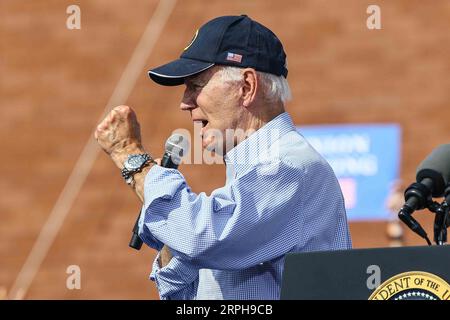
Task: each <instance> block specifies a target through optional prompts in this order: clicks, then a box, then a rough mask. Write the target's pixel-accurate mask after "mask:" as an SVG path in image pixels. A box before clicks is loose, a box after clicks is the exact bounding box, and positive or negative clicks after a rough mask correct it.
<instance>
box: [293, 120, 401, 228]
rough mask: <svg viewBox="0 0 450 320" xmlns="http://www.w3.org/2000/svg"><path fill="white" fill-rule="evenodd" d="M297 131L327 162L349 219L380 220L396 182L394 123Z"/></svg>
mask: <svg viewBox="0 0 450 320" xmlns="http://www.w3.org/2000/svg"><path fill="white" fill-rule="evenodd" d="M297 129H298V131H299V132H300V133H301V134H302V135H303V136H304V137H305V138H306V139H307V140H308V141H309V142H310V144H311V145H312V146H313V147H314V148H315V149H316V150H317V151H318V152H319V153H320V154H322V156H324V157H325V159H326V160H327V161H328V162H329V163H330V165H331V167H332V168H333V170H334V172H335V173H336V176H337V177H338V179H339V183H340V185H341V189H342V192H343V194H344V198H345V207H346V209H347V215H348V217H349V220H353V221H355V220H383V219H388V218H389V216H390V213H389V211H388V210H387V208H386V200H387V198H388V196H389V193H390V190H391V187H392V184H393V183H394V182H395V181H396V180H397V179H398V175H399V164H400V150H401V146H400V139H401V130H400V127H399V126H398V125H396V124H368V125H331V126H302V127H298V128H297Z"/></svg>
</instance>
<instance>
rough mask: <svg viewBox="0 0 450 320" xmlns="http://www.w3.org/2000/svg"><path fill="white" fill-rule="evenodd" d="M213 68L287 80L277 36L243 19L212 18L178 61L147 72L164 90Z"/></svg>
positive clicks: (284, 60) (258, 24) (240, 17)
mask: <svg viewBox="0 0 450 320" xmlns="http://www.w3.org/2000/svg"><path fill="white" fill-rule="evenodd" d="M215 65H225V66H233V67H240V68H254V69H255V70H257V71H262V72H267V73H271V74H274V75H277V76H281V75H282V76H284V77H285V78H286V77H287V73H288V70H287V68H286V53H285V52H284V50H283V45H282V44H281V42H280V40H279V39H278V38H277V36H276V35H275V34H274V33H273V32H272V31H270V30H269V29H268V28H266V27H264V26H263V25H262V24H260V23H258V22H256V21H253V20H252V19H250V18H249V17H248V16H246V15H241V16H223V17H218V18H215V19H213V20H211V21H209V22H207V23H206V24H204V25H203V26H202V27H201V28H200V29H198V30H197V31H196V32H195V35H194V37H193V39H192V40H191V42H190V43H189V45H188V46H187V47H186V48H184V50H183V53H182V54H181V56H180V58H179V59H177V60H174V61H172V62H169V63H167V64H165V65H162V66H160V67H157V68H155V69H152V70H150V71H149V72H148V75H149V76H150V78H151V79H152V80H153V81H155V82H156V83H159V84H161V85H164V86H177V85H181V84H183V83H184V79H185V78H186V77H189V76H192V75H195V74H198V73H200V72H202V71H205V70H207V69H209V68H211V67H213V66H215Z"/></svg>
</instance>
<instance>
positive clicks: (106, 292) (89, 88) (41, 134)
mask: <svg viewBox="0 0 450 320" xmlns="http://www.w3.org/2000/svg"><path fill="white" fill-rule="evenodd" d="M161 1H167V0H161ZM73 4H75V5H78V6H79V7H80V9H81V29H79V30H76V29H75V30H70V29H68V28H67V27H66V20H67V18H68V16H69V15H68V14H67V13H66V9H67V7H68V6H69V5H73ZM372 4H375V5H378V6H379V7H380V9H381V23H382V29H381V30H369V29H368V28H367V26H366V20H367V18H368V16H369V15H368V14H367V12H366V10H367V7H368V6H369V5H372ZM161 5H162V4H161V3H159V1H156V0H134V1H132V2H131V1H124V0H122V1H120V0H95V1H67V0H58V1H56V0H53V1H52V0H35V1H29V0H28V1H27V0H2V1H1V3H0V99H1V106H0V123H1V126H0V139H1V140H0V145H1V150H2V152H1V157H0V164H1V168H2V172H1V178H0V295H3V296H5V294H6V293H7V292H9V293H11V289H12V288H13V287H14V286H15V283H16V280H17V277H18V275H19V272H20V270H21V269H22V268H23V266H24V263H25V262H26V261H27V258H28V257H29V255H30V252H32V248H33V246H34V244H35V243H36V239H37V237H38V235H39V233H40V232H41V231H42V228H43V226H44V224H45V223H46V221H47V219H48V217H49V214H50V212H52V210H53V209H54V207H55V203H56V202H57V200H58V198H59V197H60V195H61V192H62V191H63V190H64V187H66V192H70V190H69V191H68V190H67V188H70V187H73V185H72V186H67V185H66V182H67V181H68V179H69V177H70V174H71V172H72V170H73V169H74V167H75V166H76V165H80V163H79V161H78V159H79V157H80V154H81V153H82V151H83V148H84V147H85V146H86V144H87V143H88V141H90V140H92V139H93V135H92V134H93V130H94V128H95V126H96V124H97V122H98V120H99V118H100V116H101V115H102V113H103V110H104V109H105V106H107V107H113V106H109V105H107V104H108V101H109V100H110V98H111V95H112V93H113V91H114V90H115V87H116V84H117V83H118V82H119V79H120V77H121V75H122V73H123V71H124V70H125V68H126V66H127V63H128V62H129V61H130V57H131V56H132V53H133V52H134V50H135V47H136V45H137V43H138V42H139V39H140V37H141V36H142V34H143V32H144V29H145V28H146V26H147V25H148V23H149V21H151V20H152V19H153V21H154V22H155V21H157V22H158V23H159V26H160V27H161V28H162V32H161V33H160V34H159V35H158V37H157V38H156V44H155V45H154V46H153V47H152V48H151V50H149V52H148V53H149V55H148V57H145V63H144V65H143V68H142V70H141V71H140V73H139V76H138V78H137V82H136V83H135V85H133V86H132V88H131V89H132V90H131V92H130V95H129V97H128V98H127V99H126V103H127V104H128V105H130V106H132V107H133V108H134V109H135V110H136V112H137V113H138V117H139V119H140V123H141V126H142V130H143V134H142V135H143V137H144V144H145V146H146V148H147V149H148V150H149V151H150V152H151V153H152V154H153V155H155V156H157V155H161V154H162V152H163V145H164V141H165V139H166V138H167V137H168V136H169V135H170V134H171V132H172V131H173V130H174V129H176V128H187V129H189V130H191V131H192V123H191V120H190V118H189V115H188V114H183V113H182V112H180V111H179V110H178V103H179V101H180V98H181V96H182V92H183V88H182V87H176V88H167V87H158V86H157V85H156V84H155V83H153V82H151V81H150V80H149V79H148V78H147V77H146V70H147V69H148V68H150V67H153V66H156V65H159V64H162V63H165V62H167V61H168V60H170V59H174V58H176V57H177V56H178V55H179V54H180V52H181V50H182V48H184V47H185V46H186V44H187V43H188V42H189V41H190V39H191V38H192V36H193V34H194V31H195V30H196V29H197V28H198V27H199V26H200V25H202V24H203V23H205V22H206V21H208V20H209V19H211V18H213V17H216V16H220V15H227V14H233V15H236V14H243V13H245V14H247V15H249V16H250V17H252V18H253V19H255V20H257V21H259V22H261V23H263V24H264V25H266V26H268V27H269V28H270V29H272V30H273V31H274V32H275V33H276V34H277V35H278V37H279V38H280V39H281V40H282V42H283V44H284V47H285V50H286V52H287V54H288V67H289V76H288V80H289V82H290V85H291V88H292V92H293V97H294V99H293V100H292V101H291V102H290V103H289V104H288V106H287V109H288V111H289V112H290V113H291V115H292V116H293V119H294V121H295V123H296V124H297V125H299V126H302V125H316V124H352V123H360V124H361V123H363V124H364V123H396V124H399V126H400V127H401V130H402V148H401V166H400V178H401V179H402V180H403V181H404V184H405V185H406V184H408V183H410V182H412V181H413V180H414V177H415V168H416V166H417V165H418V164H419V162H420V161H421V160H422V159H423V158H424V157H425V156H426V155H427V154H429V153H430V152H431V150H432V149H433V148H434V147H436V146H437V145H439V144H442V143H448V142H449V140H450V127H449V121H450V107H449V104H448V100H449V96H450V93H449V88H450V77H449V76H448V75H449V73H450V59H449V54H450V33H449V32H448V31H449V24H450V22H449V21H450V2H449V1H447V0H433V1H419V0H417V1H412V0H395V1H381V0H376V1H364V0H362V1H361V0H345V1H338V0H326V1H325V0H314V1H313V0H277V1H251V0H249V1H238V0H229V1H215V0H209V1H201V0H183V1H181V0H179V1H177V2H176V3H175V5H174V7H173V9H170V10H169V11H170V12H169V11H168V12H167V16H168V18H167V19H162V20H161V19H158V18H155V16H154V13H155V11H156V10H157V8H158V6H159V7H161ZM94 159H95V162H94V163H93V166H92V168H89V170H86V172H87V177H86V179H85V180H83V179H82V180H80V181H81V182H80V183H81V184H80V188H81V189H80V192H74V193H73V197H74V198H73V203H71V204H70V206H69V207H67V206H68V205H67V203H62V204H60V205H61V206H62V207H64V208H65V209H66V211H67V216H66V218H65V219H64V220H61V221H60V222H61V223H60V226H59V225H58V226H56V227H55V228H56V229H55V230H57V233H56V238H55V239H54V241H49V243H50V245H51V246H50V248H49V250H48V252H47V251H45V250H43V251H42V250H41V251H40V252H42V257H41V258H42V264H38V265H36V266H35V267H34V269H33V270H35V272H36V273H35V274H28V278H27V279H28V280H27V281H26V283H27V286H26V287H23V288H22V290H18V289H20V288H17V286H16V288H15V291H14V293H15V295H16V297H18V298H26V299H47V298H57V299H103V298H106V299H121V298H125V299H128V298H134V299H157V298H158V295H157V292H156V290H155V287H154V284H153V283H152V282H151V281H149V280H147V277H148V274H149V272H150V268H151V263H152V261H153V258H154V256H155V252H154V251H152V250H151V249H148V248H143V249H142V250H141V251H140V252H135V251H133V250H131V249H129V248H128V246H127V244H128V240H129V237H130V230H131V228H132V226H133V224H134V221H135V217H136V215H137V213H138V210H139V209H140V205H139V202H138V199H137V197H136V196H135V195H134V194H133V193H132V192H130V191H129V190H128V187H127V186H126V185H125V184H124V183H123V181H122V179H121V177H120V174H119V171H118V169H116V168H115V167H114V165H113V164H112V162H111V161H110V160H109V159H108V158H107V157H106V156H105V155H104V154H99V155H98V156H94ZM182 171H183V174H184V175H185V177H186V179H187V180H188V182H189V183H190V185H191V187H192V189H193V190H194V191H197V192H200V191H205V192H207V193H209V192H211V191H212V190H214V189H215V188H217V187H219V186H221V185H222V184H223V183H224V172H225V170H224V167H223V166H220V165H186V166H185V167H183V168H182ZM75 189H76V188H75ZM416 217H417V218H418V220H420V222H421V223H422V224H423V225H424V226H426V228H427V230H428V233H429V235H431V236H432V228H431V227H432V216H431V214H430V213H427V212H423V213H417V214H416ZM350 227H351V233H352V237H353V242H354V247H356V248H367V247H382V246H389V245H390V240H389V238H388V236H387V232H386V230H387V222H386V221H377V222H374V221H364V222H357V223H356V222H355V223H351V226H350ZM404 244H405V245H423V244H424V242H423V241H422V240H420V239H418V238H417V237H416V236H414V235H413V234H412V233H410V232H409V231H405V238H404ZM33 250H38V251H39V248H37V249H36V248H35V249H33ZM37 258H39V257H37ZM34 261H39V259H35V260H34ZM69 265H77V266H79V267H80V269H81V275H82V276H81V285H82V287H81V290H68V289H67V287H66V279H67V277H68V274H67V273H66V269H67V267H68V266H69ZM16 284H17V283H16Z"/></svg>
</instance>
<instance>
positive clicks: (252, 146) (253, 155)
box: [224, 112, 295, 174]
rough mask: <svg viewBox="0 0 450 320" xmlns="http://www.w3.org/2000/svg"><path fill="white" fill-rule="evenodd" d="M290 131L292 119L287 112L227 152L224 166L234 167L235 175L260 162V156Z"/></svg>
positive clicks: (292, 127)
mask: <svg viewBox="0 0 450 320" xmlns="http://www.w3.org/2000/svg"><path fill="white" fill-rule="evenodd" d="M292 130H295V126H294V124H293V122H292V119H291V117H290V116H289V114H288V113H287V112H283V113H282V114H280V115H278V116H277V117H275V118H274V119H272V120H271V121H269V122H268V123H266V124H265V125H264V126H262V127H261V128H259V129H258V130H257V131H255V132H254V133H253V134H251V135H250V136H249V137H248V138H247V139H245V140H244V141H242V142H240V143H239V144H238V145H237V146H235V147H234V148H233V149H231V150H230V151H228V152H227V154H226V155H225V157H224V160H225V163H226V165H227V166H229V165H232V166H234V168H235V170H236V174H239V173H240V172H241V171H242V170H245V169H247V168H249V167H251V166H254V165H255V164H256V163H259V162H261V159H260V156H261V155H262V154H265V153H267V151H270V150H269V149H270V148H271V146H272V144H273V143H274V142H275V141H277V140H279V139H280V138H281V137H282V136H284V135H285V134H286V133H288V132H290V131H292Z"/></svg>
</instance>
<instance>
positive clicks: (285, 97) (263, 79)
mask: <svg viewBox="0 0 450 320" xmlns="http://www.w3.org/2000/svg"><path fill="white" fill-rule="evenodd" d="M219 72H220V76H221V77H222V81H225V82H230V81H241V80H242V68H237V67H228V66H222V67H220V69H219ZM256 74H257V77H258V80H259V81H260V84H261V86H262V88H263V92H264V98H265V99H266V100H267V101H268V102H270V103H277V102H279V101H281V102H283V104H284V103H286V102H287V101H289V100H291V99H292V94H291V89H290V88H289V83H288V82H287V80H286V78H285V77H283V76H276V75H274V74H271V73H266V72H261V71H256Z"/></svg>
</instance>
